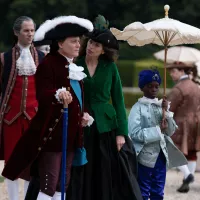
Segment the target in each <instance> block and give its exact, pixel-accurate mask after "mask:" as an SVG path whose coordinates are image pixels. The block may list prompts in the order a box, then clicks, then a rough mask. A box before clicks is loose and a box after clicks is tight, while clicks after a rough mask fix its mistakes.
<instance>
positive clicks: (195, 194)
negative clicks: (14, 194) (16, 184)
mask: <svg viewBox="0 0 200 200" xmlns="http://www.w3.org/2000/svg"><path fill="white" fill-rule="evenodd" d="M2 167H3V162H1V161H0V172H1V171H2ZM181 182H182V174H181V173H180V172H177V171H175V170H170V171H168V173H167V182H166V187H165V198H164V199H165V200H200V173H196V174H195V182H194V183H193V184H191V190H190V191H189V193H187V194H180V193H177V192H176V189H177V188H178V187H179V186H180V185H181ZM0 200H8V196H7V193H6V187H5V182H3V183H0ZM20 200H23V181H22V180H20Z"/></svg>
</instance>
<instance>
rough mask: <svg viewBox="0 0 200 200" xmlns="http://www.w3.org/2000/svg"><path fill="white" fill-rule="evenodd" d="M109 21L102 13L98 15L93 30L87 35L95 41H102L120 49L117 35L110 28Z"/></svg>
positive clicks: (104, 44) (106, 44)
mask: <svg viewBox="0 0 200 200" xmlns="http://www.w3.org/2000/svg"><path fill="white" fill-rule="evenodd" d="M108 27H109V22H108V20H106V19H105V18H104V16H102V15H98V16H97V17H96V18H95V21H94V30H93V32H91V33H89V34H87V36H88V37H89V38H90V39H92V40H94V41H95V42H99V43H101V44H102V45H103V46H105V47H108V48H112V49H116V50H119V44H118V41H117V39H116V38H115V36H114V35H113V34H112V33H111V31H110V30H109V29H108Z"/></svg>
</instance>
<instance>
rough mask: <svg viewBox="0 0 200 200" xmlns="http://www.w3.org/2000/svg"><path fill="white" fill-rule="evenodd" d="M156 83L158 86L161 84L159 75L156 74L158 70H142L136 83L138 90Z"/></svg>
mask: <svg viewBox="0 0 200 200" xmlns="http://www.w3.org/2000/svg"><path fill="white" fill-rule="evenodd" d="M153 81H156V82H158V83H159V85H160V84H161V77H160V74H159V72H158V70H155V69H154V70H150V69H148V70H143V71H141V72H140V73H139V82H138V86H139V88H141V89H142V88H144V86H145V85H147V84H149V83H151V82H153Z"/></svg>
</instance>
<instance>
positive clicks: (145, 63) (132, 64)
mask: <svg viewBox="0 0 200 200" xmlns="http://www.w3.org/2000/svg"><path fill="white" fill-rule="evenodd" d="M117 66H118V70H119V74H120V77H121V80H122V85H123V87H138V74H139V72H140V71H142V70H143V69H148V68H150V67H152V66H154V67H157V68H158V71H159V72H160V75H161V77H162V79H163V77H164V69H163V63H162V62H160V61H157V60H155V59H146V60H138V61H133V60H119V61H118V62H117ZM173 85H174V83H173V81H172V80H171V78H170V76H169V73H168V72H167V88H171V87H173ZM161 87H163V83H162V84H161Z"/></svg>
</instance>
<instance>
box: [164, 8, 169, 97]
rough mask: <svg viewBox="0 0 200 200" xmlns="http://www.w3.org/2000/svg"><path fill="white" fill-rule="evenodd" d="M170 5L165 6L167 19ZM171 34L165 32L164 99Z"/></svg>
mask: <svg viewBox="0 0 200 200" xmlns="http://www.w3.org/2000/svg"><path fill="white" fill-rule="evenodd" d="M169 9H170V7H169V5H165V6H164V10H165V18H168V14H169ZM169 35H170V34H169V33H168V32H167V31H165V38H164V47H165V60H164V98H166V87H167V72H166V71H167V70H166V63H167V45H168V42H169Z"/></svg>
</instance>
